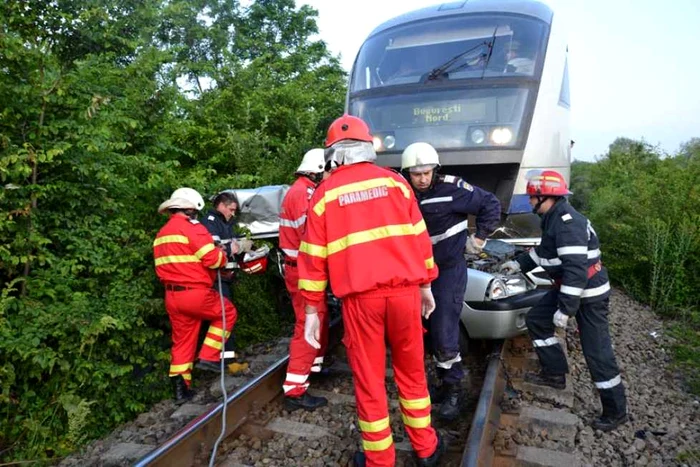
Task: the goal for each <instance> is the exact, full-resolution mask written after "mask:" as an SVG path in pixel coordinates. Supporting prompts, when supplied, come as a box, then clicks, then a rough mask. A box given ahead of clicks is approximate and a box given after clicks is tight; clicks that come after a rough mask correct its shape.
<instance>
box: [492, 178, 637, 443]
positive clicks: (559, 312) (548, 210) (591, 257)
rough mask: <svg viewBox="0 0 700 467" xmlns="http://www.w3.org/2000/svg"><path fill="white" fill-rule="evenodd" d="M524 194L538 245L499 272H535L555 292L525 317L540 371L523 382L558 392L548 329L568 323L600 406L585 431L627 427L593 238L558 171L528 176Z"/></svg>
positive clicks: (558, 360)
mask: <svg viewBox="0 0 700 467" xmlns="http://www.w3.org/2000/svg"><path fill="white" fill-rule="evenodd" d="M526 191H527V194H528V195H530V205H531V206H532V208H533V209H532V210H533V212H534V213H536V214H539V215H540V217H541V218H542V242H541V243H540V245H539V246H537V247H535V248H534V249H532V250H530V252H529V253H523V254H521V255H519V256H518V257H517V258H515V261H508V262H506V263H504V264H503V265H502V267H501V269H502V270H503V271H505V272H509V273H515V272H518V271H523V272H528V271H530V270H532V269H534V268H536V267H537V266H542V268H544V270H545V271H546V272H547V273H548V274H549V275H550V277H552V279H554V281H555V284H556V285H557V287H556V288H555V289H553V290H552V291H551V292H549V293H548V294H547V295H545V296H544V297H543V298H542V300H541V301H540V302H539V303H538V304H537V305H535V306H534V307H532V309H530V311H529V312H528V314H527V318H526V324H527V329H528V331H529V333H530V336H531V337H532V343H533V346H534V347H535V350H536V351H537V356H538V357H539V360H540V364H541V366H542V370H541V372H540V373H539V374H533V373H529V374H526V375H525V380H526V381H529V382H531V383H534V384H539V385H545V386H550V387H553V388H557V389H564V388H565V387H566V373H568V372H569V366H568V364H567V361H566V356H565V355H564V351H563V349H562V348H561V343H560V342H559V340H558V339H557V337H556V336H555V335H554V329H555V327H560V328H566V323H567V321H568V319H569V318H570V317H573V316H575V317H576V322H577V323H578V329H579V334H580V336H581V347H582V349H583V355H584V357H585V358H586V363H587V364H588V370H589V371H590V373H591V377H592V378H593V382H594V384H595V386H596V388H597V389H598V393H599V395H600V401H601V403H602V406H603V413H602V415H601V416H600V417H599V418H597V419H596V420H594V421H593V423H592V426H593V428H594V429H596V430H602V431H610V430H613V429H615V428H617V426H618V425H620V424H622V423H624V422H626V421H627V400H626V397H625V388H624V386H623V385H622V379H621V377H620V370H619V369H618V367H617V362H616V361H615V354H614V353H613V349H612V344H611V342H610V331H609V325H608V301H609V296H610V283H609V282H608V272H607V270H606V269H605V268H604V267H603V265H602V263H601V261H600V242H599V241H598V236H597V235H596V233H595V230H593V226H591V223H590V221H589V220H588V219H586V218H585V217H584V216H583V215H581V214H579V213H578V212H577V211H576V210H575V209H574V208H573V207H572V206H571V205H570V204H569V203H568V202H567V200H566V196H568V195H570V194H571V192H570V191H569V189H568V188H567V186H566V181H565V180H564V178H563V177H562V176H561V174H559V173H558V172H555V171H553V170H545V171H542V172H537V173H534V174H531V175H530V177H529V179H528V182H527V188H526Z"/></svg>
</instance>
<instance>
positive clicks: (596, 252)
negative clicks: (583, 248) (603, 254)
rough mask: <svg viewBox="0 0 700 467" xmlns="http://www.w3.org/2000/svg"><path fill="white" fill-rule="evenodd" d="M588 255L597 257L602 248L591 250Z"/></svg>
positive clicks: (589, 257)
mask: <svg viewBox="0 0 700 467" xmlns="http://www.w3.org/2000/svg"><path fill="white" fill-rule="evenodd" d="M587 255H588V259H593V258H597V257H599V256H600V249H599V248H596V249H595V250H589V251H588V253H587Z"/></svg>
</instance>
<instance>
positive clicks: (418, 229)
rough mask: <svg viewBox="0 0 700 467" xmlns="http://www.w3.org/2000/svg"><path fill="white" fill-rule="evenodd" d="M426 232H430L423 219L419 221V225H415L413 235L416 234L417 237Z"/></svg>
mask: <svg viewBox="0 0 700 467" xmlns="http://www.w3.org/2000/svg"><path fill="white" fill-rule="evenodd" d="M426 230H428V228H427V227H426V226H425V220H423V219H421V220H420V221H418V223H417V224H413V231H414V232H413V233H415V234H416V235H420V234H422V233H423V232H425V231H426Z"/></svg>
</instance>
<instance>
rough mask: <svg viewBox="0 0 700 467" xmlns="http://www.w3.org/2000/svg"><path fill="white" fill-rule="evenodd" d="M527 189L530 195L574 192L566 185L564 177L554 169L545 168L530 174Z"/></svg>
mask: <svg viewBox="0 0 700 467" xmlns="http://www.w3.org/2000/svg"><path fill="white" fill-rule="evenodd" d="M525 191H526V192H527V194H528V195H530V196H568V195H571V194H572V193H571V192H570V191H569V188H568V187H567V186H566V180H564V177H562V176H561V174H560V173H559V172H556V171H554V170H543V171H540V172H536V173H533V174H532V175H530V176H528V178H527V187H526V189H525Z"/></svg>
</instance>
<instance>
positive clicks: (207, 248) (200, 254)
mask: <svg viewBox="0 0 700 467" xmlns="http://www.w3.org/2000/svg"><path fill="white" fill-rule="evenodd" d="M214 248H216V247H215V246H214V244H213V243H208V244H206V245H204V246H203V247H202V248H200V249H199V250H197V251H196V252H195V254H194V255H195V256H196V257H197V258H199V259H202V258H203V257H204V255H206V254H207V253H209V252H210V251H212V250H213V249H214Z"/></svg>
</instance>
